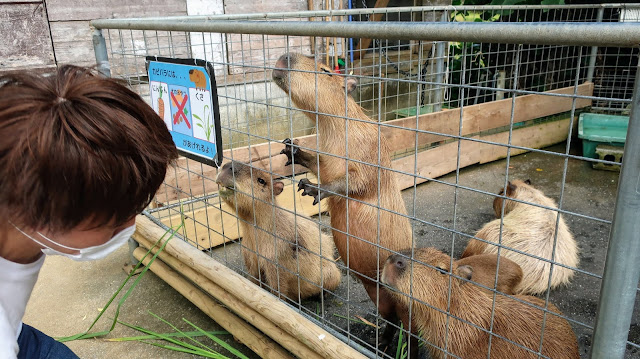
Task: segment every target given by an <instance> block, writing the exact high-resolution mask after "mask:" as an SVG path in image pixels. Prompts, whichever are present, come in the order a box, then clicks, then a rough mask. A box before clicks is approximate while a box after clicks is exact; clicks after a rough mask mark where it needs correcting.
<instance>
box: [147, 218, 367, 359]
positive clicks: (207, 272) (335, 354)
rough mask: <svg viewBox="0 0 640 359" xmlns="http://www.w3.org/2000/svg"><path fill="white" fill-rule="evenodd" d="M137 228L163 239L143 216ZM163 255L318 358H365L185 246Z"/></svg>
mask: <svg viewBox="0 0 640 359" xmlns="http://www.w3.org/2000/svg"><path fill="white" fill-rule="evenodd" d="M136 227H137V229H136V230H137V231H138V232H139V233H141V234H142V235H144V236H145V238H148V239H150V240H152V241H155V240H157V239H158V238H160V237H162V235H163V234H164V232H165V231H164V230H162V229H161V228H160V227H158V226H157V225H156V224H155V223H153V222H151V220H150V219H148V218H146V217H145V216H138V217H137V218H136ZM164 251H165V252H166V253H167V254H169V255H171V256H172V257H174V258H176V259H177V260H179V261H181V262H182V263H184V264H186V265H187V266H188V267H189V268H192V269H193V270H195V271H196V272H198V273H200V274H202V275H203V276H205V277H206V278H207V279H209V280H210V281H211V282H213V283H215V284H216V285H218V286H220V287H221V288H222V289H223V290H225V291H226V292H228V293H229V294H231V295H233V296H235V297H236V298H238V300H240V301H242V302H243V303H245V304H246V305H248V306H249V307H251V308H253V309H254V310H255V311H256V312H258V313H261V314H262V315H263V316H264V317H265V318H267V319H268V320H270V321H271V322H273V323H274V324H275V325H276V326H278V327H279V328H281V329H282V330H284V331H286V332H287V333H289V334H290V335H291V336H293V337H295V338H297V339H298V340H299V341H300V342H301V343H303V344H304V345H306V346H308V347H309V348H310V349H311V350H312V351H314V352H316V353H318V354H319V355H320V356H321V357H324V358H341V359H365V356H364V355H362V354H360V353H359V352H358V351H357V350H355V349H354V348H352V347H350V346H349V345H348V344H346V343H344V342H342V341H341V340H339V339H337V338H336V337H334V336H333V335H331V334H330V333H329V332H327V331H326V330H324V329H322V328H320V327H318V326H317V325H315V324H314V323H312V322H311V321H310V320H308V319H307V318H305V317H304V316H302V315H301V314H300V313H298V312H297V311H295V310H294V309H292V308H291V307H290V306H289V305H288V304H286V303H284V302H283V301H281V300H280V299H278V298H276V297H274V296H273V295H271V294H270V293H268V292H266V291H264V290H262V289H261V288H260V287H258V286H257V285H255V284H253V283H251V281H249V280H248V279H247V278H245V277H243V276H242V275H240V274H238V273H236V272H234V271H233V270H231V269H230V268H228V267H227V266H225V265H224V264H222V263H220V262H218V261H216V260H215V259H213V258H211V257H209V256H208V255H206V254H205V253H203V252H201V251H200V250H199V249H198V248H196V247H194V246H192V245H190V244H188V243H187V242H185V241H182V240H171V241H169V242H168V243H167V245H166V246H165V249H164Z"/></svg>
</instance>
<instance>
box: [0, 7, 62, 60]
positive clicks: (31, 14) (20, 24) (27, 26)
mask: <svg viewBox="0 0 640 359" xmlns="http://www.w3.org/2000/svg"><path fill="white" fill-rule="evenodd" d="M52 65H54V61H53V48H52V46H51V37H50V36H49V26H48V24H47V18H46V14H45V11H44V6H43V4H42V2H39V3H16V4H9V3H1V4H0V69H1V70H0V72H4V71H10V70H18V69H27V68H30V67H49V66H52Z"/></svg>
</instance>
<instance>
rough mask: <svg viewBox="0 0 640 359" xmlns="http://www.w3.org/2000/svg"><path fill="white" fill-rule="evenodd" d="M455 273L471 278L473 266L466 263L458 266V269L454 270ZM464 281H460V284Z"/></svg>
mask: <svg viewBox="0 0 640 359" xmlns="http://www.w3.org/2000/svg"><path fill="white" fill-rule="evenodd" d="M456 274H457V275H458V276H460V277H462V278H464V279H467V280H471V277H472V276H473V267H471V266H468V265H464V266H459V267H458V269H457V270H456ZM465 283H466V281H464V280H461V281H460V284H465Z"/></svg>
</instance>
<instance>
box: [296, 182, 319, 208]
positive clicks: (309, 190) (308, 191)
mask: <svg viewBox="0 0 640 359" xmlns="http://www.w3.org/2000/svg"><path fill="white" fill-rule="evenodd" d="M301 190H302V195H303V196H312V197H313V205H314V206H315V205H316V204H318V202H320V193H319V191H318V185H317V184H315V183H311V181H309V180H308V179H306V178H303V179H301V180H300V182H298V192H300V191H301Z"/></svg>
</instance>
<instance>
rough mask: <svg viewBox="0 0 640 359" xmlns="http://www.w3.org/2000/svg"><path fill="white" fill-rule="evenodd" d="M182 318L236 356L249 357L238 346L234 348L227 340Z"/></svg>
mask: <svg viewBox="0 0 640 359" xmlns="http://www.w3.org/2000/svg"><path fill="white" fill-rule="evenodd" d="M182 320H184V321H185V322H187V324H189V325H190V326H192V327H194V328H196V329H197V330H199V331H200V332H201V333H202V334H204V335H206V336H207V337H208V338H209V339H211V340H213V341H214V342H216V343H218V345H220V346H221V347H223V348H225V349H227V350H228V351H229V352H230V353H232V354H233V355H235V356H236V357H238V358H240V359H249V358H247V357H246V356H245V355H244V354H242V353H240V352H239V351H238V350H237V349H236V348H234V347H232V346H231V345H229V344H227V343H226V342H225V341H223V340H220V338H218V337H216V336H214V335H211V334H208V332H206V331H204V330H202V329H200V328H199V327H198V326H197V325H195V324H193V323H191V322H190V321H188V320H186V319H185V318H182Z"/></svg>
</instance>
